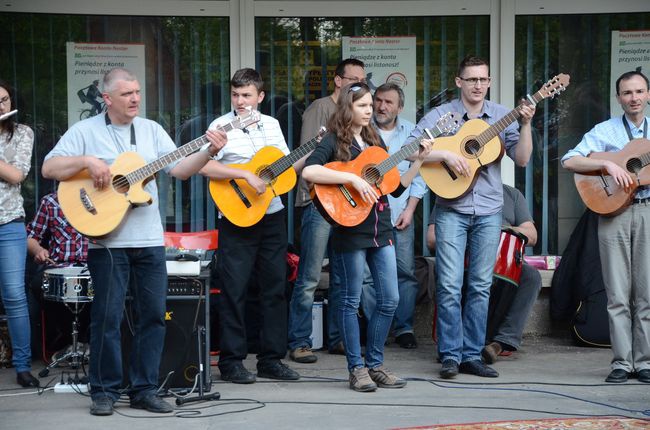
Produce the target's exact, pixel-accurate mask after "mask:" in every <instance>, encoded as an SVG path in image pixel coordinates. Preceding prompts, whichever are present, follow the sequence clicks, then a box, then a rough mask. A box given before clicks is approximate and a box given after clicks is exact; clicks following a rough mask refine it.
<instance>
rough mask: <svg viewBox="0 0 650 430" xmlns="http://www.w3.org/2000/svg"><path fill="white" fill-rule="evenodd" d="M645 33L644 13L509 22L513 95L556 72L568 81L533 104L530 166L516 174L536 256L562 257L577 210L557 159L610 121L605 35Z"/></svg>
mask: <svg viewBox="0 0 650 430" xmlns="http://www.w3.org/2000/svg"><path fill="white" fill-rule="evenodd" d="M649 27H650V13H630V14H593V15H543V16H517V17H516V19H515V34H516V35H517V37H516V38H515V64H516V68H515V88H516V91H515V94H516V95H517V96H522V95H525V94H526V93H527V92H533V91H537V89H539V87H540V85H541V84H542V83H544V82H546V81H547V80H548V79H549V78H551V77H553V76H554V75H556V74H557V73H567V74H569V75H571V85H570V86H569V87H568V89H567V90H566V91H565V92H564V93H563V94H561V95H560V96H559V97H558V98H556V99H553V100H546V101H544V102H543V103H540V104H539V105H538V107H537V113H536V114H535V118H534V120H533V126H534V132H533V138H534V148H533V155H532V157H531V162H530V163H529V166H528V167H527V168H525V169H523V168H517V171H516V185H517V187H518V188H519V189H520V190H525V191H526V198H527V200H528V203H529V205H530V207H531V209H532V211H531V212H532V213H533V216H534V219H535V224H536V225H537V229H538V233H539V240H538V242H537V245H536V246H535V249H534V251H535V254H561V253H562V251H563V250H564V248H565V246H566V243H567V242H568V239H569V236H570V235H571V232H572V231H573V227H574V226H575V224H576V222H577V220H578V218H579V217H580V216H581V215H582V212H583V210H584V205H583V204H582V202H581V200H580V198H579V196H578V194H577V191H576V190H575V186H574V184H573V175H572V174H571V173H570V172H568V171H566V170H565V169H564V168H562V166H561V164H560V158H562V156H563V155H564V154H566V152H567V151H568V150H569V149H571V148H573V147H574V146H575V145H576V144H577V143H578V142H579V141H580V139H581V138H582V136H583V135H584V133H585V132H587V131H589V130H590V129H591V128H592V127H593V126H594V125H595V124H597V123H599V122H601V121H604V120H605V119H607V118H609V116H610V112H609V102H610V97H611V96H613V95H612V94H610V69H611V66H610V65H611V61H610V55H611V32H612V31H614V30H644V29H645V30H647V29H648V28H649Z"/></svg>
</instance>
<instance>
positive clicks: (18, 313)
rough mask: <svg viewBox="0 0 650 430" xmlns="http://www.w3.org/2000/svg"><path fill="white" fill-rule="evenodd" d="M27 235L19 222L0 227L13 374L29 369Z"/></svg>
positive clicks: (0, 286)
mask: <svg viewBox="0 0 650 430" xmlns="http://www.w3.org/2000/svg"><path fill="white" fill-rule="evenodd" d="M26 257H27V233H26V231H25V224H23V223H22V222H8V223H6V224H2V225H0V292H1V293H2V304H3V305H4V308H5V312H6V313H7V325H8V326H9V336H11V348H12V349H13V356H12V359H11V361H12V364H13V365H14V367H15V368H16V372H17V373H20V372H28V371H30V370H31V369H32V365H31V362H32V350H31V346H30V342H31V340H30V339H31V328H30V325H29V310H28V307H27V296H26V294H25V259H26Z"/></svg>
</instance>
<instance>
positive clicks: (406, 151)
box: [377, 127, 442, 176]
mask: <svg viewBox="0 0 650 430" xmlns="http://www.w3.org/2000/svg"><path fill="white" fill-rule="evenodd" d="M429 132H430V133H431V135H432V136H433V138H436V137H438V136H440V135H441V134H442V132H441V131H440V129H439V128H438V127H435V128H434V130H429ZM428 138H429V136H428V135H427V130H425V131H424V133H422V135H421V136H420V137H418V138H417V139H415V140H414V141H413V142H411V143H409V144H408V145H404V146H402V148H401V149H400V150H399V151H397V152H396V153H394V154H393V155H391V156H390V157H388V158H387V159H385V160H384V161H382V162H381V163H379V164H378V165H377V170H378V171H379V174H380V175H381V176H384V175H385V174H386V173H387V172H388V171H389V170H390V169H392V168H394V167H396V166H397V165H398V164H399V163H401V162H402V161H404V160H405V159H406V158H407V157H408V156H409V155H411V154H413V153H414V152H415V151H416V150H417V149H418V147H419V146H420V142H422V140H424V139H428Z"/></svg>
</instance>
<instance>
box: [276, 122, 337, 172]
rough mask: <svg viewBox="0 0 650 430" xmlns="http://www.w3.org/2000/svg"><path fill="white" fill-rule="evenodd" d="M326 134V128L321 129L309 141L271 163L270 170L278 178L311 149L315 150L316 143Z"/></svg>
mask: <svg viewBox="0 0 650 430" xmlns="http://www.w3.org/2000/svg"><path fill="white" fill-rule="evenodd" d="M324 134H325V130H321V132H320V133H318V136H316V137H314V138H313V139H311V140H309V141H308V142H305V143H303V144H302V145H300V146H299V147H298V148H297V149H295V150H293V151H291V153H289V154H287V155H285V156H284V157H281V158H280V159H278V160H276V161H275V162H273V163H271V165H270V166H269V170H270V171H271V173H272V175H273V177H274V178H277V177H278V176H280V175H281V174H282V173H283V172H285V171H286V170H287V169H288V168H290V167H291V166H293V165H294V163H295V162H296V161H298V160H300V159H301V158H302V157H304V156H305V155H307V154H308V153H309V152H310V151H313V150H314V148H316V145H318V142H320V141H321V139H322V138H323V135H324Z"/></svg>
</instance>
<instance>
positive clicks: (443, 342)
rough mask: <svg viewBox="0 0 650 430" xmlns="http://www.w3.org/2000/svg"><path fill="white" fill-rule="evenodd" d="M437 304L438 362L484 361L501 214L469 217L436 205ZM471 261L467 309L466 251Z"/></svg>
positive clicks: (468, 277) (468, 274) (468, 273)
mask: <svg viewBox="0 0 650 430" xmlns="http://www.w3.org/2000/svg"><path fill="white" fill-rule="evenodd" d="M435 226H436V227H435V228H436V273H437V275H438V276H437V286H436V303H437V307H438V323H437V330H438V357H439V358H440V360H442V361H444V360H447V359H451V360H454V361H455V362H457V363H462V362H466V361H473V360H480V359H481V349H482V348H483V346H484V344H485V329H486V324H487V312H488V304H489V300H490V286H491V285H492V274H493V270H494V262H495V259H496V253H497V249H498V247H499V237H500V235H501V212H498V213H496V214H494V215H485V216H477V215H466V214H461V213H458V212H456V211H454V210H452V209H449V208H445V207H442V206H436V223H435ZM466 249H467V254H468V258H469V267H468V270H467V290H466V292H465V294H466V297H465V301H464V305H463V308H462V309H461V291H462V287H463V272H464V263H463V262H464V260H465V250H466Z"/></svg>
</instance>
